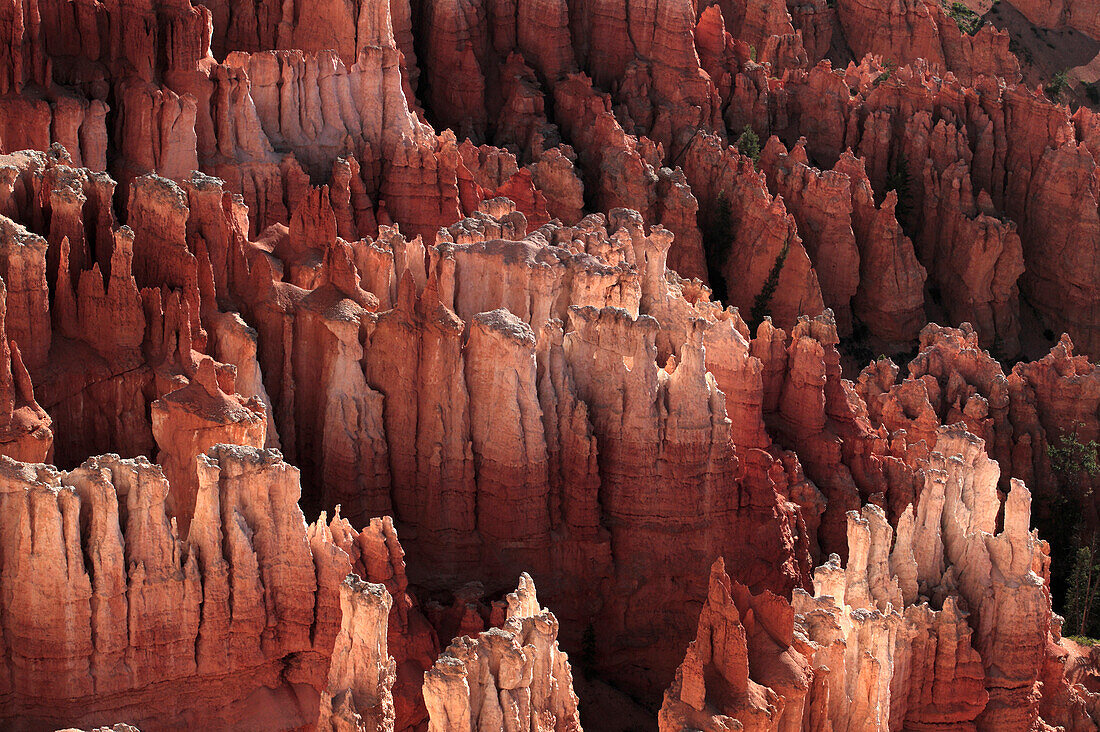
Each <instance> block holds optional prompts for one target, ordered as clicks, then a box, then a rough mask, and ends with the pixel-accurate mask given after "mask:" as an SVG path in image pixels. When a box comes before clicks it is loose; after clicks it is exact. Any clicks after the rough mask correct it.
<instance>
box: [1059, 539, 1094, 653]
mask: <svg viewBox="0 0 1100 732" xmlns="http://www.w3.org/2000/svg"><path fill="white" fill-rule="evenodd" d="M1098 580H1100V564H1097V563H1096V561H1095V557H1094V556H1093V552H1092V547H1089V546H1083V547H1080V548H1079V549H1078V550H1077V558H1076V560H1075V561H1074V563H1073V572H1072V573H1071V574H1070V577H1069V589H1068V590H1067V592H1066V607H1065V617H1066V622H1065V629H1066V631H1068V632H1070V633H1073V635H1074V636H1077V637H1082V636H1085V635H1086V633H1087V632H1088V630H1089V619H1090V617H1089V616H1090V615H1091V614H1092V611H1093V610H1094V609H1095V607H1096V599H1097V597H1098V594H1100V593H1097V592H1096V585H1097V581H1098Z"/></svg>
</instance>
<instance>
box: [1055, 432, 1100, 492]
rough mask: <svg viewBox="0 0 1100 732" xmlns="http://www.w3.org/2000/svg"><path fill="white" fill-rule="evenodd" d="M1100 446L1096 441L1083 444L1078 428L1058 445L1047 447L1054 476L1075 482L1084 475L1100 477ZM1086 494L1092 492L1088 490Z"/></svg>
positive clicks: (1064, 436)
mask: <svg viewBox="0 0 1100 732" xmlns="http://www.w3.org/2000/svg"><path fill="white" fill-rule="evenodd" d="M1098 449H1100V444H1098V443H1097V442H1096V440H1089V441H1088V442H1087V443H1083V442H1081V440H1080V438H1079V437H1078V436H1077V426H1076V425H1074V427H1073V430H1072V431H1071V432H1068V433H1065V434H1063V435H1062V436H1061V437H1059V438H1058V443H1057V444H1050V445H1047V457H1049V458H1050V467H1051V469H1052V470H1053V471H1054V474H1055V475H1057V476H1058V477H1059V478H1061V479H1062V480H1065V481H1075V480H1078V479H1079V478H1081V477H1082V474H1083V473H1084V474H1087V475H1090V476H1096V475H1100V462H1097V460H1096V451H1097V450H1098ZM1086 492H1091V490H1089V489H1086Z"/></svg>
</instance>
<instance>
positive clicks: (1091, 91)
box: [1085, 81, 1100, 104]
mask: <svg viewBox="0 0 1100 732" xmlns="http://www.w3.org/2000/svg"><path fill="white" fill-rule="evenodd" d="M1085 96H1086V97H1088V100H1089V103H1091V104H1100V81H1094V82H1093V83H1091V84H1087V85H1086V86H1085Z"/></svg>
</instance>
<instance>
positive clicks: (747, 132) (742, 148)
mask: <svg viewBox="0 0 1100 732" xmlns="http://www.w3.org/2000/svg"><path fill="white" fill-rule="evenodd" d="M737 150H738V152H740V153H741V154H742V155H745V156H747V157H749V158H752V162H753V163H754V164H755V163H758V162H760V136H759V135H757V134H756V132H755V131H753V129H752V125H745V129H744V130H742V131H741V136H740V137H738V138H737Z"/></svg>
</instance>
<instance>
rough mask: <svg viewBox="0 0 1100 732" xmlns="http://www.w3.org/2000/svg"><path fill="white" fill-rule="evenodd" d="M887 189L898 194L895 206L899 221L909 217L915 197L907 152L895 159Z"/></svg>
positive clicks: (888, 178) (887, 178) (887, 179)
mask: <svg viewBox="0 0 1100 732" xmlns="http://www.w3.org/2000/svg"><path fill="white" fill-rule="evenodd" d="M886 191H887V192H889V191H894V193H896V194H897V196H898V203H897V206H895V207H894V215H895V217H896V218H897V220H898V222H899V223H902V222H903V221H904V220H906V219H908V218H909V211H910V210H911V209H912V206H913V197H912V194H911V191H910V181H909V161H908V160H906V159H905V154H904V153H901V154H899V155H898V157H897V159H896V160H895V161H894V172H893V173H890V174H889V175H888V176H886Z"/></svg>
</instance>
